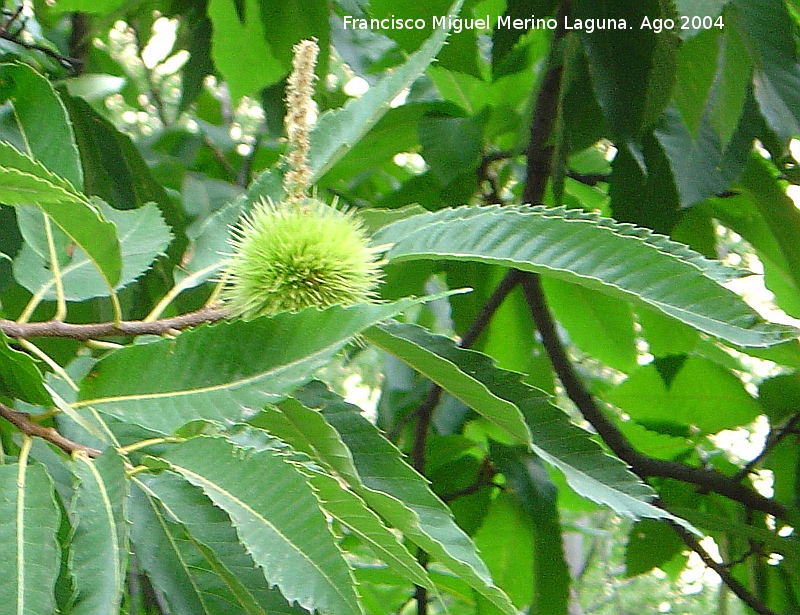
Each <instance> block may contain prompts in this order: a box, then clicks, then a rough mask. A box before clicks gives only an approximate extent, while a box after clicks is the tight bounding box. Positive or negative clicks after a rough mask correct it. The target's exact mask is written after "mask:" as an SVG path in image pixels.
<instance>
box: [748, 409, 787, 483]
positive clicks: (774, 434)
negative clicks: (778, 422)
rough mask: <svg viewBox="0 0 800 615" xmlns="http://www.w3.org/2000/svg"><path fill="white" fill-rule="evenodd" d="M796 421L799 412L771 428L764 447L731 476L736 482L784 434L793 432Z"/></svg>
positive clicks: (767, 453)
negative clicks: (777, 426)
mask: <svg viewBox="0 0 800 615" xmlns="http://www.w3.org/2000/svg"><path fill="white" fill-rule="evenodd" d="M798 422H800V413H798V414H794V415H792V416H791V417H789V420H787V421H786V422H785V423H784V424H783V425H782V426H780V427H779V428H778V429H775V430H771V431H770V432H769V435H768V436H767V440H766V442H764V448H763V449H762V450H761V452H760V453H759V454H758V455H757V456H756V457H755V459H752V460H750V461H749V462H748V463H747V464H746V465H745V466H744V467H743V468H742V469H741V470H739V471H738V472H737V473H736V475H735V476H734V477H733V480H735V481H737V482H738V481H741V480H744V478H745V477H746V476H747V475H748V474H750V472H752V471H753V469H754V468H755V467H756V466H757V465H758V464H759V463H761V461H762V460H763V459H764V457H766V456H767V455H769V453H770V451H772V450H773V449H774V448H775V447H776V446H778V444H780V443H781V442H782V441H783V439H784V438H785V437H786V436H788V435H790V434H792V433H794V429H795V427H796V426H797V424H798Z"/></svg>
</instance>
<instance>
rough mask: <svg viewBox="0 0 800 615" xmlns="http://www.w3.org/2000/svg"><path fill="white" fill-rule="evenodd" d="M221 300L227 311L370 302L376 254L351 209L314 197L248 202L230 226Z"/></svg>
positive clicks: (245, 313)
mask: <svg viewBox="0 0 800 615" xmlns="http://www.w3.org/2000/svg"><path fill="white" fill-rule="evenodd" d="M232 244H233V257H232V259H231V263H230V265H229V267H228V284H227V286H226V288H225V291H224V293H223V298H224V300H225V303H226V304H227V306H228V308H229V309H230V311H231V314H232V315H233V316H240V317H243V318H255V317H257V316H265V315H272V314H276V313H278V312H284V311H292V312H294V311H298V310H301V309H303V308H306V307H309V306H317V307H319V308H324V307H328V306H331V305H337V304H343V305H351V304H353V303H359V302H363V301H370V300H374V299H375V297H376V292H375V289H376V288H377V286H378V283H379V282H380V279H381V270H380V267H379V263H378V261H377V252H378V250H377V249H375V248H371V247H370V246H369V243H368V238H367V235H366V233H365V231H364V230H363V228H362V227H361V225H360V223H359V221H358V220H357V219H356V218H355V217H354V216H353V215H352V213H349V212H345V211H341V210H338V209H336V208H334V207H330V206H328V205H326V204H325V203H323V202H321V201H318V200H316V199H307V200H306V201H305V202H304V203H303V204H302V206H300V207H295V206H287V205H273V204H272V203H267V202H261V203H256V205H255V206H254V207H253V209H252V210H251V211H250V213H249V214H248V215H246V216H245V217H243V219H242V221H241V223H240V224H239V226H238V227H237V229H236V230H235V233H234V236H233V240H232Z"/></svg>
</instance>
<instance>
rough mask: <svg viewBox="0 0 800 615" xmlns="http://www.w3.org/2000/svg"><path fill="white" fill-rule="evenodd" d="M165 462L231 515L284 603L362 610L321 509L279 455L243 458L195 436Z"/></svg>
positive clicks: (338, 614) (342, 614) (226, 445)
mask: <svg viewBox="0 0 800 615" xmlns="http://www.w3.org/2000/svg"><path fill="white" fill-rule="evenodd" d="M164 459H165V460H166V461H167V463H168V464H169V467H170V469H171V470H172V471H174V472H176V473H179V474H180V475H182V476H183V477H184V478H185V479H186V480H188V481H189V482H190V483H192V484H193V485H196V486H197V487H200V488H201V489H203V492H204V493H205V494H206V495H207V496H208V497H209V498H210V499H211V501H212V502H214V504H216V505H217V506H219V507H220V508H222V509H223V510H224V511H225V512H227V513H228V515H229V516H230V518H231V520H232V522H233V524H234V526H235V527H236V531H237V533H238V534H239V539H240V540H241V541H242V543H243V544H244V545H245V547H246V548H247V550H248V552H249V553H250V555H251V556H252V558H253V560H254V561H255V562H256V563H257V564H258V565H259V566H261V567H262V568H263V569H264V574H265V576H266V578H267V579H268V580H269V582H270V583H273V584H277V585H278V587H279V588H280V590H281V593H282V594H283V595H284V596H285V597H286V598H287V599H288V600H290V601H297V602H298V603H299V604H300V605H301V606H303V607H304V608H306V609H308V610H313V609H319V610H320V611H323V612H327V613H333V614H335V615H347V614H349V613H362V612H363V610H362V608H361V606H360V604H359V602H358V597H357V595H356V593H355V588H354V579H353V577H352V574H351V572H350V568H349V567H348V565H347V563H346V562H345V560H344V558H343V556H342V554H341V552H340V551H339V549H338V547H337V546H336V543H335V541H334V538H333V535H332V534H331V533H330V531H329V528H328V524H327V522H326V520H325V517H324V515H323V514H322V512H321V511H320V509H319V504H318V502H317V501H316V499H315V497H314V494H313V492H312V490H311V488H310V487H309V485H308V484H307V483H306V480H305V478H304V477H303V475H302V474H301V473H300V472H299V471H298V470H297V469H296V468H294V466H293V465H292V463H291V462H290V461H288V460H287V458H286V456H285V454H284V453H283V452H281V451H278V450H273V449H268V448H265V449H263V450H259V451H252V452H246V451H245V450H244V449H239V448H237V447H236V446H234V445H233V444H232V443H230V442H228V441H226V440H224V439H222V438H210V437H197V438H192V439H190V440H187V441H186V442H184V443H182V444H180V445H178V446H177V447H175V448H174V449H172V450H170V451H169V453H168V454H167V455H165V456H164Z"/></svg>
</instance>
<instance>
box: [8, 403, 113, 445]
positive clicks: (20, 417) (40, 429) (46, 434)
mask: <svg viewBox="0 0 800 615" xmlns="http://www.w3.org/2000/svg"><path fill="white" fill-rule="evenodd" d="M0 416H2V417H3V418H4V419H6V420H7V421H8V422H9V423H11V424H12V425H14V426H16V428H17V429H19V430H20V431H21V432H22V433H24V434H28V435H29V436H36V437H38V438H42V439H43V440H47V441H48V442H50V443H52V444H55V445H56V446H57V447H58V448H60V449H61V450H62V451H64V452H65V453H68V454H70V455H71V454H72V453H76V452H81V453H85V454H86V455H88V456H89V457H97V456H98V455H100V451H98V450H97V449H95V448H91V447H88V446H84V445H83V444H78V443H77V442H73V441H72V440H69V439H68V438H65V437H64V436H62V435H61V434H60V433H58V432H57V431H56V430H55V429H53V428H52V427H44V426H43V425H39V424H38V423H34V422H33V421H32V420H31V419H30V416H29V415H27V414H25V413H24V412H17V411H16V410H12V409H11V408H9V407H8V406H6V405H5V404H3V403H0Z"/></svg>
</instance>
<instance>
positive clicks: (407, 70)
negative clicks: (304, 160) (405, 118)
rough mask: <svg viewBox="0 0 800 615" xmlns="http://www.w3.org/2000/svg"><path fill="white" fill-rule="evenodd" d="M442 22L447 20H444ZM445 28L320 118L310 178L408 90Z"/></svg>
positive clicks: (455, 8)
mask: <svg viewBox="0 0 800 615" xmlns="http://www.w3.org/2000/svg"><path fill="white" fill-rule="evenodd" d="M462 1H463V0H456V2H454V3H453V5H452V6H451V7H450V11H449V13H448V14H449V15H457V14H458V12H459V11H460V10H461V5H462ZM444 21H445V22H447V21H449V20H444ZM448 34H449V31H448V29H447V28H444V27H442V28H438V29H437V30H436V31H435V32H434V33H433V35H432V36H431V37H430V38H429V39H428V40H427V41H425V43H424V44H423V45H422V46H421V47H420V48H419V50H417V51H416V52H415V53H413V54H412V55H411V56H409V58H408V60H407V61H406V62H405V63H404V64H403V65H402V66H399V67H397V68H396V69H394V70H393V71H392V72H391V73H389V74H388V75H387V76H386V77H384V78H383V79H382V80H381V81H379V82H378V83H377V84H376V85H374V86H373V87H371V88H370V89H369V90H368V91H367V92H366V93H365V94H364V95H363V96H361V97H360V98H358V99H354V100H351V101H349V102H348V103H347V104H346V105H345V106H344V107H343V108H342V109H336V110H333V111H329V112H327V113H324V114H323V115H322V116H320V118H319V121H318V122H317V124H316V126H315V127H314V131H313V132H312V133H311V152H310V160H309V164H310V166H311V170H312V178H313V179H317V178H320V177H322V176H323V175H324V174H325V172H326V171H327V170H328V169H330V168H331V167H332V166H333V165H334V164H335V163H336V162H337V161H338V160H339V159H340V158H341V157H342V156H343V155H344V154H345V153H347V151H348V150H350V148H352V147H353V145H355V144H356V143H357V142H358V141H359V139H361V137H363V136H364V135H365V134H366V133H367V132H369V130H370V129H371V128H372V127H373V126H374V125H375V124H376V123H377V122H378V120H379V119H380V118H381V117H382V116H383V115H384V114H385V113H386V112H387V111H388V110H389V108H390V103H391V101H392V100H394V98H396V97H397V95H398V94H400V92H402V91H403V90H404V89H405V88H407V87H409V86H410V85H411V84H412V83H413V81H414V80H415V79H416V78H417V77H418V76H419V75H420V74H421V73H422V72H423V71H424V70H425V68H426V67H427V66H428V64H430V63H431V62H432V61H433V59H434V58H435V57H436V54H437V53H439V50H440V49H441V48H442V46H443V45H444V43H445V41H446V40H447V36H448Z"/></svg>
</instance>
